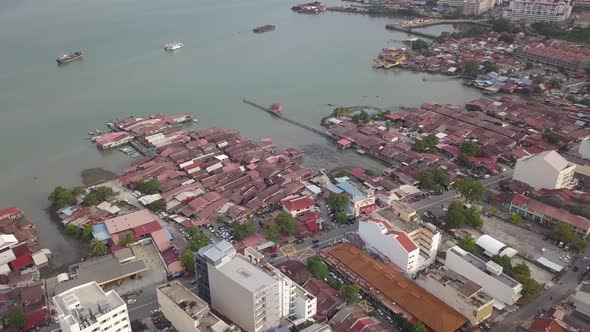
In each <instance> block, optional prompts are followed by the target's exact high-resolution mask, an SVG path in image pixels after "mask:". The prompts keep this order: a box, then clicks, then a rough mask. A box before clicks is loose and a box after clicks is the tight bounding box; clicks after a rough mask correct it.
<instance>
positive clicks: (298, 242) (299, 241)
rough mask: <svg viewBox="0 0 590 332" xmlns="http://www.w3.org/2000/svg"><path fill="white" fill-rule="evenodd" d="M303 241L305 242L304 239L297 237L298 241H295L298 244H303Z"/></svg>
mask: <svg viewBox="0 0 590 332" xmlns="http://www.w3.org/2000/svg"><path fill="white" fill-rule="evenodd" d="M303 242H305V240H304V239H297V241H295V243H297V244H302V243H303Z"/></svg>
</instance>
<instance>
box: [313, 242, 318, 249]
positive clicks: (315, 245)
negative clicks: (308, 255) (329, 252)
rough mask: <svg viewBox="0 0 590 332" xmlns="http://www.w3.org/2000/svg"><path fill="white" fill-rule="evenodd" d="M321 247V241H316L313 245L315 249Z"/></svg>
mask: <svg viewBox="0 0 590 332" xmlns="http://www.w3.org/2000/svg"><path fill="white" fill-rule="evenodd" d="M319 247H320V245H319V243H316V244H314V245H313V246H312V248H314V249H315V248H319Z"/></svg>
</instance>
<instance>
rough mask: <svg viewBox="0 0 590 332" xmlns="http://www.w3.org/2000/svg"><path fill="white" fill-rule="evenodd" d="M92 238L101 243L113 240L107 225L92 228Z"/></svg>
mask: <svg viewBox="0 0 590 332" xmlns="http://www.w3.org/2000/svg"><path fill="white" fill-rule="evenodd" d="M92 236H94V238H95V239H97V240H99V241H105V240H108V239H110V238H111V236H110V235H109V232H108V231H107V226H106V225H105V224H96V225H94V226H92Z"/></svg>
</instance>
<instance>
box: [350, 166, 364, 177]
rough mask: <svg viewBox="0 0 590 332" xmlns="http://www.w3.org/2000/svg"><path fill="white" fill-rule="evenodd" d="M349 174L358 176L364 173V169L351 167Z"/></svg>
mask: <svg viewBox="0 0 590 332" xmlns="http://www.w3.org/2000/svg"><path fill="white" fill-rule="evenodd" d="M350 175H352V176H356V177H357V178H358V177H361V176H363V175H365V170H364V169H362V168H353V169H351V170H350Z"/></svg>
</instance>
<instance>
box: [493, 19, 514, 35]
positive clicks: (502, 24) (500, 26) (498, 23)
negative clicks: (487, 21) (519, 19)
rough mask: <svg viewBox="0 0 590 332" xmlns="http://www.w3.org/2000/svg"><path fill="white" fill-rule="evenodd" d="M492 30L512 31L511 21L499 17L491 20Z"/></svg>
mask: <svg viewBox="0 0 590 332" xmlns="http://www.w3.org/2000/svg"><path fill="white" fill-rule="evenodd" d="M492 31H494V32H512V31H513V27H512V23H511V22H510V21H509V20H507V19H505V18H500V19H497V20H494V21H493V22H492Z"/></svg>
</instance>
